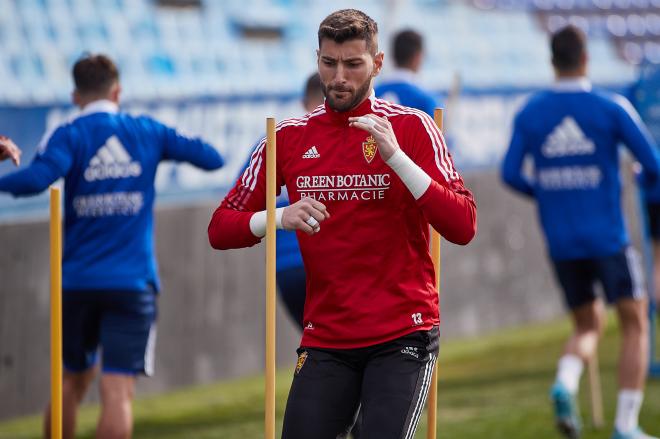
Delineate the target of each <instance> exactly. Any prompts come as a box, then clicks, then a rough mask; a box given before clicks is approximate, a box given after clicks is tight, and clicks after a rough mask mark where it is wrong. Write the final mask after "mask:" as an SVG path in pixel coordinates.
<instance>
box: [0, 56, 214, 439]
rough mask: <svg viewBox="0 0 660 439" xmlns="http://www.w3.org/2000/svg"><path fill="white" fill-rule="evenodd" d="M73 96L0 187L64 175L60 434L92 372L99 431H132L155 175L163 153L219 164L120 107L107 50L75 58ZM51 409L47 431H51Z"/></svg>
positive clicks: (142, 357)
mask: <svg viewBox="0 0 660 439" xmlns="http://www.w3.org/2000/svg"><path fill="white" fill-rule="evenodd" d="M73 79H74V82H75V90H74V92H73V102H74V103H75V104H76V105H77V106H78V107H80V109H81V110H82V111H81V112H80V114H79V115H78V116H77V117H75V118H74V119H73V120H71V121H70V122H68V123H64V124H63V125H61V126H59V127H58V128H57V129H56V130H54V131H53V132H52V133H49V134H47V135H46V137H45V139H44V140H43V142H42V144H41V145H40V147H39V152H38V154H37V155H36V156H35V158H34V159H33V161H32V163H31V164H30V165H29V167H27V168H26V169H23V170H20V171H17V172H15V173H12V174H9V175H7V176H5V177H3V178H0V191H3V192H10V193H12V194H13V195H14V196H22V195H32V194H37V193H39V192H41V191H43V190H45V189H46V188H47V187H48V186H49V185H50V184H52V183H53V182H55V181H56V180H58V179H59V178H60V177H64V187H65V225H64V231H65V233H64V236H65V242H64V252H63V258H62V280H63V281H62V282H63V297H62V302H63V303H62V320H63V357H64V367H65V372H64V379H63V408H64V414H63V416H64V422H63V430H64V438H73V437H74V432H75V423H76V413H77V409H78V405H79V404H80V402H81V401H82V399H83V397H84V396H85V393H86V392H87V389H88V388H89V385H90V383H91V381H92V379H93V377H94V375H95V374H96V367H95V366H96V363H97V351H98V349H99V347H101V349H102V352H103V364H102V375H101V380H100V395H101V413H100V418H99V421H98V426H97V437H99V438H117V439H124V438H129V437H130V436H131V434H132V425H133V421H132V399H133V394H134V386H135V377H136V376H137V375H138V374H145V375H151V374H152V373H153V358H154V346H155V345H154V344H155V335H156V326H155V321H156V308H157V307H156V294H157V292H158V290H159V288H160V285H159V279H158V274H157V269H156V260H155V254H154V242H153V203H154V196H155V191H154V179H155V175H156V168H157V167H158V163H160V162H161V161H162V160H177V161H186V162H189V163H191V164H193V165H195V166H198V167H200V168H203V169H207V170H212V169H218V168H220V167H221V166H222V165H223V159H222V157H221V156H220V154H218V152H217V151H216V150H215V148H213V147H212V146H211V145H209V144H206V143H204V142H203V141H201V140H199V139H190V138H187V137H183V136H181V135H180V134H178V133H177V132H176V131H175V130H173V129H171V128H168V127H166V126H164V125H162V124H160V123H159V122H157V121H155V120H153V119H151V118H149V117H133V116H130V115H128V114H124V113H121V112H119V107H118V105H119V95H120V91H121V88H120V84H119V72H118V70H117V68H116V67H115V64H114V63H113V61H112V60H110V59H109V58H108V57H106V56H104V55H88V56H85V57H83V58H81V59H79V60H78V61H77V62H76V64H75V65H74V67H73ZM49 414H50V410H49V409H47V411H46V417H45V423H44V428H45V435H46V437H49V436H50V431H49V430H50V421H49Z"/></svg>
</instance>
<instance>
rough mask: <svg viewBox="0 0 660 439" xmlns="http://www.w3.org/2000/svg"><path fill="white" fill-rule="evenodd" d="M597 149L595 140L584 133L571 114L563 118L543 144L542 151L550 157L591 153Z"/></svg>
mask: <svg viewBox="0 0 660 439" xmlns="http://www.w3.org/2000/svg"><path fill="white" fill-rule="evenodd" d="M595 151H596V145H594V142H593V141H592V140H591V139H589V138H588V137H587V136H585V135H584V132H583V131H582V130H581V129H580V126H579V125H578V124H577V122H576V121H575V119H573V118H572V117H570V116H566V117H565V118H564V119H562V121H561V123H560V124H559V125H557V126H556V127H555V128H554V129H553V130H552V132H551V133H550V135H549V136H548V138H547V139H546V141H545V143H544V144H543V146H541V152H542V153H543V155H544V156H545V157H548V158H557V157H567V156H577V155H590V154H593V153H594V152H595Z"/></svg>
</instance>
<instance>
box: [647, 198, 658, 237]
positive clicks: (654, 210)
mask: <svg viewBox="0 0 660 439" xmlns="http://www.w3.org/2000/svg"><path fill="white" fill-rule="evenodd" d="M646 219H647V221H648V224H649V235H650V236H651V239H652V240H654V241H660V203H646Z"/></svg>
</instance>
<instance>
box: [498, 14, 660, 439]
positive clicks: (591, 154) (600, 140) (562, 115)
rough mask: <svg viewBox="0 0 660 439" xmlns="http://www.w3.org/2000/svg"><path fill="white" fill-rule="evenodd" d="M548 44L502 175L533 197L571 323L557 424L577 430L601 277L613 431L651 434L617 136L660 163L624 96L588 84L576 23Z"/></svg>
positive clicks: (637, 274) (554, 392)
mask: <svg viewBox="0 0 660 439" xmlns="http://www.w3.org/2000/svg"><path fill="white" fill-rule="evenodd" d="M551 51H552V65H553V66H554V69H555V74H556V83H555V86H554V87H553V89H552V90H548V91H544V92H539V93H537V94H536V95H534V96H533V97H532V98H531V99H530V100H529V102H528V103H527V104H526V105H525V107H524V108H523V109H522V110H521V111H520V113H519V114H518V115H517V116H516V118H515V121H514V129H513V135H512V139H511V143H510V145H509V150H508V151H507V153H506V156H505V158H504V163H503V165H502V177H503V179H504V181H505V182H506V183H507V184H508V185H509V186H511V188H513V189H514V190H516V191H518V192H520V193H522V194H524V195H526V196H529V197H533V198H534V199H535V200H536V202H537V203H538V210H539V215H540V221H541V224H542V227H543V231H544V233H545V236H546V240H547V244H548V247H549V252H550V259H551V260H552V264H553V266H554V269H555V274H556V276H557V279H558V280H559V283H560V284H561V287H562V288H563V291H564V295H565V300H566V305H567V306H568V308H569V309H570V312H571V317H572V319H573V323H574V326H575V329H574V333H573V335H572V336H571V338H570V339H569V340H568V342H567V343H566V345H565V348H564V353H563V355H562V357H561V358H560V360H559V365H558V371H557V377H556V381H555V383H554V385H553V387H552V389H551V397H552V400H553V403H554V409H555V416H556V422H557V426H558V428H559V429H560V431H561V432H562V433H563V434H564V435H565V436H566V437H569V438H575V437H578V436H579V434H580V428H581V426H580V419H579V415H578V411H577V406H576V399H575V396H576V394H577V391H578V385H579V379H580V376H581V374H582V370H583V365H584V363H585V362H586V361H587V360H589V359H590V358H591V357H592V356H593V355H594V354H595V352H596V349H597V345H598V341H599V337H600V335H601V332H602V328H603V324H604V313H603V305H602V301H601V300H600V299H598V298H597V296H596V293H595V290H594V283H595V282H599V283H600V284H601V285H602V287H603V290H604V292H605V295H606V299H607V302H608V303H610V304H614V305H615V306H616V310H617V314H618V317H619V322H620V328H621V333H622V346H621V352H620V357H619V395H618V402H617V413H616V420H615V428H614V433H613V435H612V439H642V438H647V439H649V438H651V437H650V436H647V435H645V434H644V433H643V432H642V430H641V429H640V428H639V426H638V415H639V410H640V408H641V405H642V399H643V389H644V385H645V380H646V373H647V367H646V366H647V362H648V318H647V306H648V300H647V295H646V290H645V285H644V282H643V279H642V276H641V273H642V268H641V265H640V261H639V257H638V254H637V253H636V252H635V251H634V249H633V248H632V247H630V245H629V239H628V234H627V231H626V229H625V227H624V222H623V213H622V211H621V202H620V192H621V188H620V176H619V158H618V144H619V142H623V143H625V144H626V146H627V147H628V148H629V149H630V150H631V152H632V153H633V154H634V155H635V157H636V158H637V160H638V161H639V162H640V163H641V165H642V167H643V168H644V170H645V171H646V173H647V178H648V179H649V180H656V179H657V178H658V172H659V171H660V163H659V162H658V158H657V155H656V151H655V145H654V144H653V141H652V139H651V138H650V136H649V135H648V133H647V132H646V129H645V127H644V126H643V125H642V124H641V121H640V119H639V117H638V115H637V114H636V112H635V111H634V109H633V108H632V106H631V105H630V103H629V102H628V101H626V100H625V99H624V98H623V97H621V96H618V95H613V94H609V93H604V92H599V91H593V90H592V88H591V83H590V81H589V80H588V79H587V76H586V75H587V61H588V56H587V49H586V37H585V36H584V34H583V33H582V32H581V31H580V30H579V29H578V28H575V27H573V26H568V27H565V28H563V29H561V30H559V31H558V32H556V33H554V34H553V35H552V39H551ZM527 156H531V157H532V158H533V162H534V178H533V179H530V178H528V177H527V176H526V175H525V174H524V172H523V162H524V160H525V157H527Z"/></svg>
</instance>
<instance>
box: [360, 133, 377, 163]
mask: <svg viewBox="0 0 660 439" xmlns="http://www.w3.org/2000/svg"><path fill="white" fill-rule="evenodd" d="M377 150H378V144H377V143H376V140H374V136H369V137H367V140H365V141H364V142H362V154H364V159H365V160H366V161H367V163H371V161H372V160H373V159H374V157H376V151H377Z"/></svg>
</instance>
